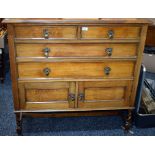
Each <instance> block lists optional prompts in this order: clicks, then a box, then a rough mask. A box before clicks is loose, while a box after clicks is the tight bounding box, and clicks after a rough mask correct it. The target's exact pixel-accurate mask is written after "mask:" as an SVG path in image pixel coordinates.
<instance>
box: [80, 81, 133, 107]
mask: <svg viewBox="0 0 155 155" xmlns="http://www.w3.org/2000/svg"><path fill="white" fill-rule="evenodd" d="M131 86H132V82H131V81H110V82H109V81H106V82H101V81H100V82H79V87H78V89H79V90H78V92H79V98H78V108H92V109H93V108H107V109H110V108H113V109H115V108H122V107H128V106H130V105H129V96H130V93H131Z"/></svg>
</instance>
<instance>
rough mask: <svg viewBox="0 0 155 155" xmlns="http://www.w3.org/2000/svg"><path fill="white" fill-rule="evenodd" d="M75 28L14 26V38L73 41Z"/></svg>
mask: <svg viewBox="0 0 155 155" xmlns="http://www.w3.org/2000/svg"><path fill="white" fill-rule="evenodd" d="M76 32H77V28H76V27H74V26H16V27H15V36H16V38H39V39H50V38H51V39H74V38H76Z"/></svg>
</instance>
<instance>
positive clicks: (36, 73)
mask: <svg viewBox="0 0 155 155" xmlns="http://www.w3.org/2000/svg"><path fill="white" fill-rule="evenodd" d="M106 67H110V68H111V71H110V74H109V75H106V74H105V73H104V68H106ZM45 68H49V69H50V70H51V73H50V74H49V75H48V76H46V75H45V74H44V72H43V70H44V69H45ZM133 71H134V62H132V61H124V62H121V61H113V62H108V61H106V62H94V63H93V62H92V63H90V62H85V63H83V62H79V63H73V62H72V63H69V62H64V63H63V62H58V63H57V62H54V63H44V62H43V63H39V62H38V63H19V64H18V72H19V78H129V77H133Z"/></svg>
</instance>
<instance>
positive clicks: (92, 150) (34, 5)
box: [0, 0, 155, 155]
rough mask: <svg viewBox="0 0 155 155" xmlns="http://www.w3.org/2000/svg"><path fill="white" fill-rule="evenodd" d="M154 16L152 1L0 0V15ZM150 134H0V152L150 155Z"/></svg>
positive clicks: (154, 142)
mask: <svg viewBox="0 0 155 155" xmlns="http://www.w3.org/2000/svg"><path fill="white" fill-rule="evenodd" d="M30 17H31V18H37V17H38V18H155V2H154V0H106V1H105V0H93V1H92V0H42V1H39V0H33V1H32V0H24V1H23V0H19V1H18V0H1V1H0V18H30ZM154 148H155V139H154V137H127V136H126V137H93V136H92V137H88V136H87V137H84V136H83V137H67V136H66V137H52V136H51V137H48V136H47V137H33V136H31V137H0V155H7V154H8V155H14V154H15V155H32V154H33V155H57V154H61V155H110V154H113V155H117V154H118V155H122V154H123V155H151V154H154V152H155V151H154Z"/></svg>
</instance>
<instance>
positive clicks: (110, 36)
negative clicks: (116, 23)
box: [108, 30, 114, 39]
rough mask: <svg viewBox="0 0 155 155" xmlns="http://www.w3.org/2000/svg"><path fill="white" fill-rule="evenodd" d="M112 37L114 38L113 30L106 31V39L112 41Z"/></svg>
mask: <svg viewBox="0 0 155 155" xmlns="http://www.w3.org/2000/svg"><path fill="white" fill-rule="evenodd" d="M113 37H114V31H113V30H109V31H108V38H109V39H113Z"/></svg>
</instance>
